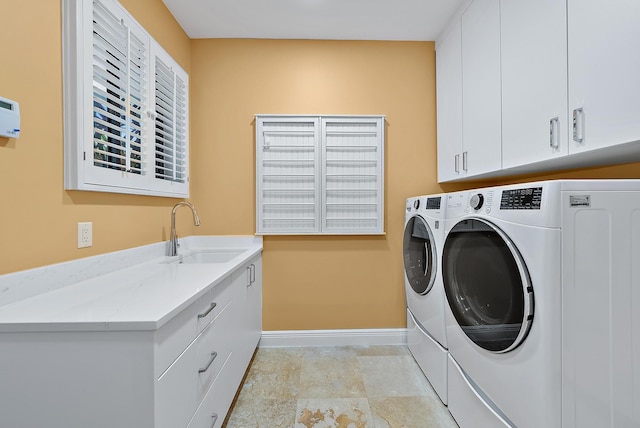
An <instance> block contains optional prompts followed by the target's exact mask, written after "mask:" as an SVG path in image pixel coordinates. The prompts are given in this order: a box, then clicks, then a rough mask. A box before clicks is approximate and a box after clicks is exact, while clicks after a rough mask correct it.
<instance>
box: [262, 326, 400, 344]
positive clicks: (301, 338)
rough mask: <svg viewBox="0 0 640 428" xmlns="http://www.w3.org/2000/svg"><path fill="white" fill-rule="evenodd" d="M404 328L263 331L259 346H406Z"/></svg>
mask: <svg viewBox="0 0 640 428" xmlns="http://www.w3.org/2000/svg"><path fill="white" fill-rule="evenodd" d="M406 344H407V329H406V328H383V329H358V330H280V331H263V332H262V337H261V338H260V344H259V346H260V347H261V348H270V347H304V346H369V345H406Z"/></svg>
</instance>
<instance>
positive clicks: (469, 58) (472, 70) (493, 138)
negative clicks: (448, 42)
mask: <svg viewBox="0 0 640 428" xmlns="http://www.w3.org/2000/svg"><path fill="white" fill-rule="evenodd" d="M500 93H501V86H500V1H499V0H475V1H474V2H473V3H472V4H471V6H469V8H468V9H467V10H466V11H465V12H464V14H463V15H462V97H463V102H462V141H463V143H462V145H463V151H462V171H463V173H465V174H467V175H476V174H482V173H486V172H493V171H499V170H500V169H501V167H502V137H501V117H502V110H501V96H500Z"/></svg>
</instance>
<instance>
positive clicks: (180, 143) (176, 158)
mask: <svg viewBox="0 0 640 428" xmlns="http://www.w3.org/2000/svg"><path fill="white" fill-rule="evenodd" d="M63 36H64V43H63V57H64V93H65V188H67V189H71V190H93V191H105V192H116V193H134V194H144V195H157V196H169V197H188V195H189V185H188V159H189V158H188V144H189V135H188V97H189V87H188V75H187V73H186V72H185V71H184V70H183V69H182V68H180V66H179V65H178V64H177V63H176V62H175V61H174V60H173V59H172V58H171V57H170V56H169V55H168V54H167V53H166V52H165V51H164V50H163V49H162V48H161V47H160V46H159V45H158V44H157V42H155V40H153V38H151V36H149V34H148V33H147V32H146V31H145V30H144V28H142V27H141V26H140V24H139V23H138V22H137V21H136V20H135V19H134V18H133V17H132V16H131V15H130V14H129V13H128V12H127V11H126V10H125V9H124V8H123V7H122V5H120V3H118V2H117V1H116V0H63ZM156 111H157V112H158V114H154V113H155V112H156ZM159 146H161V148H160V149H158V147H159ZM158 163H160V165H158Z"/></svg>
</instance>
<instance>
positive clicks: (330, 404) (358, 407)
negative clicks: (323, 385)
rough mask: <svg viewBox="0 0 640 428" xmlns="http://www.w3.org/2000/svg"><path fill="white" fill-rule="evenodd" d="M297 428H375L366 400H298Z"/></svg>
mask: <svg viewBox="0 0 640 428" xmlns="http://www.w3.org/2000/svg"><path fill="white" fill-rule="evenodd" d="M295 428H374V425H373V419H372V416H371V409H370V408H369V402H368V401H367V399H366V398H325V399H303V400H298V408H297V412H296V424H295Z"/></svg>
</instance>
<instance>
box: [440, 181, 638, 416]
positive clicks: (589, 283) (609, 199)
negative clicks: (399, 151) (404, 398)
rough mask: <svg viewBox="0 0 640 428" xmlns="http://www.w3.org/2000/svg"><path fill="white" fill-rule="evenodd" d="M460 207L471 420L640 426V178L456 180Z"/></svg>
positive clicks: (450, 249) (453, 396)
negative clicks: (470, 186) (460, 184)
mask: <svg viewBox="0 0 640 428" xmlns="http://www.w3.org/2000/svg"><path fill="white" fill-rule="evenodd" d="M446 214H447V219H446V221H445V240H444V246H443V250H442V277H443V285H444V290H445V294H446V301H447V305H446V310H445V320H446V331H447V344H448V347H449V366H448V370H449V371H448V387H449V389H448V407H449V411H450V412H451V414H452V415H453V417H454V418H455V419H456V422H457V423H458V424H459V425H460V427H461V428H484V427H486V428H494V427H505V426H506V427H517V428H539V427H545V428H558V427H560V426H562V427H563V428H565V427H576V428H577V427H580V428H585V427H589V428H595V427H602V426H614V427H638V426H640V414H639V412H638V409H639V408H640V388H638V386H640V375H639V374H638V373H640V358H638V355H640V352H638V351H639V350H640V330H638V328H636V327H634V325H635V326H637V325H639V322H638V321H640V309H638V307H640V297H638V296H640V293H637V292H636V291H637V290H638V289H639V288H638V287H639V286H640V268H637V266H640V264H639V263H638V260H639V258H640V180H558V181H543V182H535V183H525V184H518V185H510V186H501V187H493V188H485V189H477V190H470V191H466V192H458V193H450V194H448V195H447V207H446Z"/></svg>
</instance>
